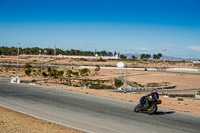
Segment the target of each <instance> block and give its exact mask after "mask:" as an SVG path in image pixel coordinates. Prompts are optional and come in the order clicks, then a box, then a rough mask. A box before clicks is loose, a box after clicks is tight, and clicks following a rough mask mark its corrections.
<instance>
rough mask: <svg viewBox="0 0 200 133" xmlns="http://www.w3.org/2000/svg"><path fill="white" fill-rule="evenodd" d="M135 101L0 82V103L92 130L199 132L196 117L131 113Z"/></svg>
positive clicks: (101, 132)
mask: <svg viewBox="0 0 200 133" xmlns="http://www.w3.org/2000/svg"><path fill="white" fill-rule="evenodd" d="M135 105H136V104H134V103H131V102H126V101H120V100H113V99H109V98H103V97H99V96H92V95H88V94H80V93H75V92H70V91H64V90H56V89H51V88H43V87H35V86H28V85H18V84H9V83H5V82H3V81H1V82H0V106H4V107H8V108H11V109H14V110H17V111H20V112H24V113H26V114H29V115H31V116H34V117H38V118H42V119H45V120H49V121H53V122H56V123H59V124H62V125H65V126H68V127H74V128H77V129H80V130H83V131H87V132H94V133H133V132H140V133H141V132H144V133H192V132H194V133H199V132H200V116H195V115H189V114H185V113H180V112H173V111H171V110H166V109H159V112H158V113H157V114H156V115H147V114H142V113H134V112H133V108H134V106H135Z"/></svg>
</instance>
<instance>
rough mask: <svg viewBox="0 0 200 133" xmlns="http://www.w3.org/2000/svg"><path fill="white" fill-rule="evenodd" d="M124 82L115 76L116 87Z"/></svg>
mask: <svg viewBox="0 0 200 133" xmlns="http://www.w3.org/2000/svg"><path fill="white" fill-rule="evenodd" d="M123 84H124V83H123V82H122V81H121V80H120V79H117V78H115V86H116V87H117V88H118V87H121V86H122V85H123Z"/></svg>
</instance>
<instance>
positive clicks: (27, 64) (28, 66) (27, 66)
mask: <svg viewBox="0 0 200 133" xmlns="http://www.w3.org/2000/svg"><path fill="white" fill-rule="evenodd" d="M31 67H32V66H31V65H30V63H26V64H25V66H24V68H25V69H30V68H31Z"/></svg>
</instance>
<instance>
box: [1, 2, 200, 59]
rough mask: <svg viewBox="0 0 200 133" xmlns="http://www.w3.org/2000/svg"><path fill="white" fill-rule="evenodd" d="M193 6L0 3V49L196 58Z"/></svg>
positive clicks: (198, 20) (197, 22) (199, 24)
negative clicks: (161, 54)
mask: <svg viewBox="0 0 200 133" xmlns="http://www.w3.org/2000/svg"><path fill="white" fill-rule="evenodd" d="M199 6H200V1H199V0H166V1H163V0H0V46H16V43H17V42H21V46H22V47H35V46H38V47H43V48H45V47H50V48H53V47H54V45H55V44H56V46H57V47H59V48H62V49H64V50H66V49H80V50H91V51H94V50H95V49H97V50H108V51H119V52H121V53H133V54H135V53H138V54H140V53H149V54H154V53H159V52H161V53H163V54H165V55H171V56H175V57H188V58H189V57H190V56H191V57H196V58H200V8H199Z"/></svg>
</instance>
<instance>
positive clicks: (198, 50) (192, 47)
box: [188, 46, 200, 52]
mask: <svg viewBox="0 0 200 133" xmlns="http://www.w3.org/2000/svg"><path fill="white" fill-rule="evenodd" d="M188 48H189V49H190V50H193V51H197V52H200V46H189V47H188Z"/></svg>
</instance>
